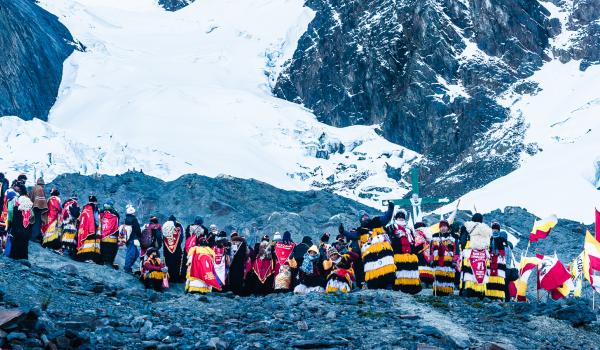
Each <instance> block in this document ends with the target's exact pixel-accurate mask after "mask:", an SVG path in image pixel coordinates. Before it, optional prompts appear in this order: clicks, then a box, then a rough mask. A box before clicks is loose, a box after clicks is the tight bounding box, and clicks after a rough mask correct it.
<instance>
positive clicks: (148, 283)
mask: <svg viewBox="0 0 600 350" xmlns="http://www.w3.org/2000/svg"><path fill="white" fill-rule="evenodd" d="M168 270H169V269H168V268H167V267H166V266H165V264H164V263H163V262H162V261H161V260H160V257H159V255H158V250H157V249H155V248H148V250H146V259H145V260H144V264H143V265H142V275H141V276H142V277H141V278H142V281H143V282H144V286H145V287H146V289H149V288H152V289H154V290H155V291H157V292H162V291H163V289H164V284H163V283H164V279H165V277H166V275H167V271H168Z"/></svg>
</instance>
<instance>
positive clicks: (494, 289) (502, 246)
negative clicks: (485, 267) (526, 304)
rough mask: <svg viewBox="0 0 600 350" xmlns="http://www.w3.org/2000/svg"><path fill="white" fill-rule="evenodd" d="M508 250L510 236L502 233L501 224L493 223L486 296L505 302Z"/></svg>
mask: <svg viewBox="0 0 600 350" xmlns="http://www.w3.org/2000/svg"><path fill="white" fill-rule="evenodd" d="M507 248H508V235H507V234H506V232H505V231H500V224H499V223H497V222H494V223H492V237H491V239H490V263H489V265H490V266H489V273H488V275H489V277H488V282H487V284H486V290H485V296H486V297H488V298H490V299H494V300H501V301H505V300H506V299H507V298H506V292H507V290H506V257H507Z"/></svg>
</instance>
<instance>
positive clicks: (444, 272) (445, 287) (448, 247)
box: [431, 220, 456, 296]
mask: <svg viewBox="0 0 600 350" xmlns="http://www.w3.org/2000/svg"><path fill="white" fill-rule="evenodd" d="M439 227H440V232H439V233H436V234H434V235H433V237H432V239H431V251H432V256H433V262H432V264H433V270H434V272H433V273H434V281H433V295H437V296H446V295H451V294H453V293H454V275H455V273H456V270H455V269H454V252H455V249H456V240H455V239H454V237H453V236H452V235H451V233H450V225H449V224H448V221H446V220H442V221H440V224H439Z"/></svg>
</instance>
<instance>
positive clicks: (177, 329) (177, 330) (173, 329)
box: [168, 325, 183, 337]
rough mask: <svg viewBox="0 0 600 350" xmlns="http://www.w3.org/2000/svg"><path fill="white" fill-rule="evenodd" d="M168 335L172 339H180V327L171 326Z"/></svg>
mask: <svg viewBox="0 0 600 350" xmlns="http://www.w3.org/2000/svg"><path fill="white" fill-rule="evenodd" d="M168 333H169V335H170V336H172V337H180V336H181V335H183V329H181V327H179V326H177V325H171V326H170V327H169V332H168Z"/></svg>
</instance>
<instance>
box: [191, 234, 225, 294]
mask: <svg viewBox="0 0 600 350" xmlns="http://www.w3.org/2000/svg"><path fill="white" fill-rule="evenodd" d="M196 242H197V243H196V245H195V246H193V247H190V249H189V250H188V255H187V266H188V268H187V275H186V278H187V280H186V282H185V292H186V293H201V294H206V293H210V292H212V290H213V288H214V289H217V290H221V288H222V283H221V281H219V279H218V277H217V274H216V271H215V252H214V251H213V250H212V248H211V247H210V246H211V240H210V239H209V237H208V236H207V235H206V234H202V235H200V236H199V237H198V239H197V241H196Z"/></svg>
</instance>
